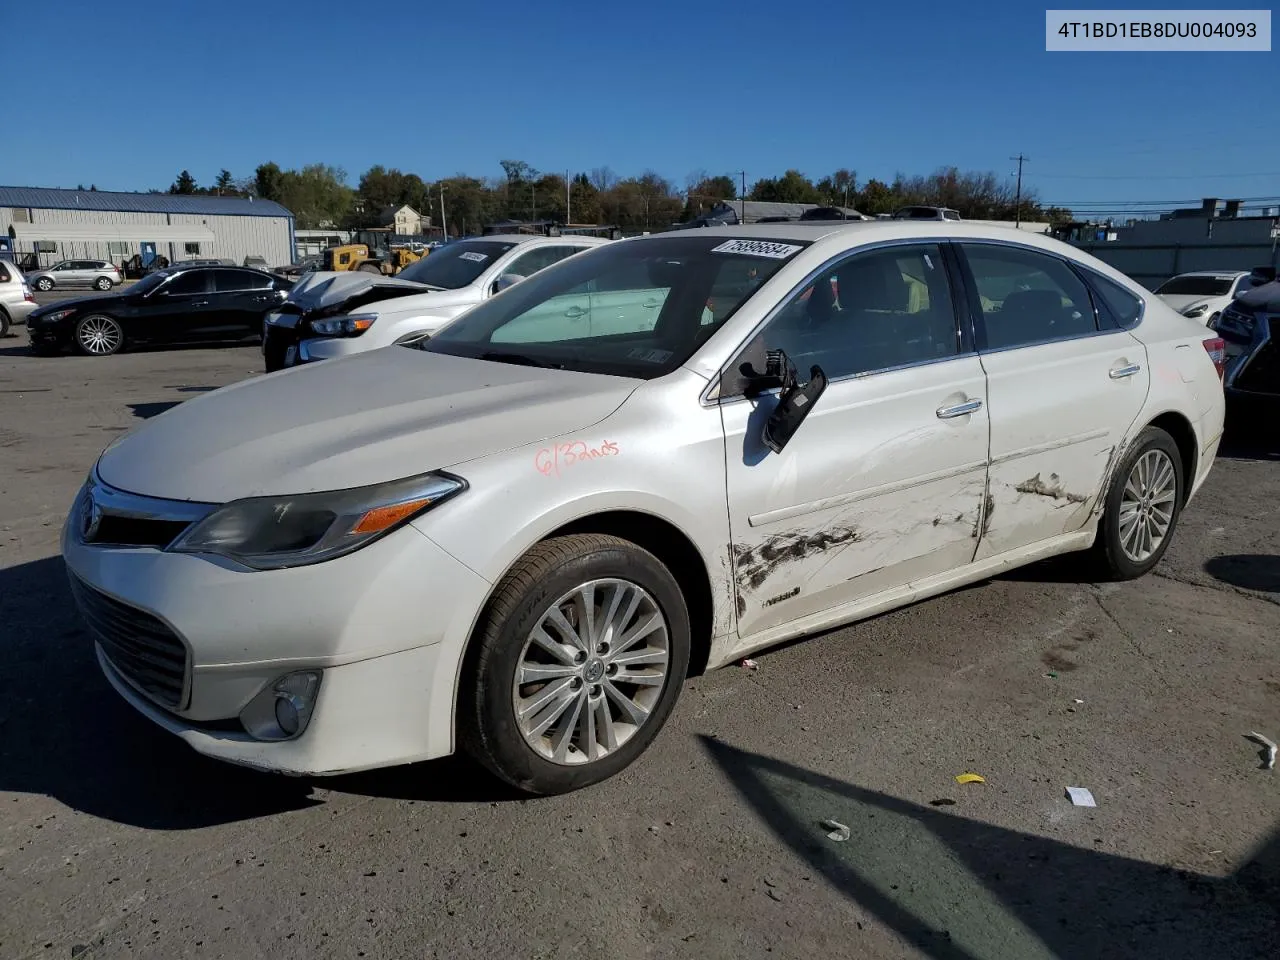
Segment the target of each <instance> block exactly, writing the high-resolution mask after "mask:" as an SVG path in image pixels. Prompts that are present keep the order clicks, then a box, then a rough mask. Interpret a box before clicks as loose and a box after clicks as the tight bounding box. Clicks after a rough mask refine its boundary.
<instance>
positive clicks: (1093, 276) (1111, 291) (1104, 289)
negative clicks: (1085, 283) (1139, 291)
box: [1088, 271, 1142, 330]
mask: <svg viewBox="0 0 1280 960" xmlns="http://www.w3.org/2000/svg"><path fill="white" fill-rule="evenodd" d="M1088 276H1089V282H1090V284H1092V286H1093V289H1094V292H1095V293H1096V294H1097V295H1098V299H1099V300H1100V301H1101V307H1102V310H1101V312H1102V313H1103V314H1104V315H1107V317H1106V318H1107V320H1109V321H1110V322H1109V323H1107V324H1106V326H1109V327H1111V326H1114V327H1120V328H1121V329H1122V330H1127V329H1128V328H1129V327H1132V326H1134V325H1136V324H1137V322H1138V320H1139V318H1141V316H1142V300H1141V299H1140V298H1138V297H1137V296H1136V295H1134V294H1132V293H1130V292H1129V291H1128V290H1126V289H1125V288H1124V287H1122V286H1120V284H1118V283H1116V282H1115V281H1114V280H1109V279H1107V278H1106V277H1104V276H1103V275H1102V274H1100V273H1093V272H1092V271H1090V272H1089V274H1088Z"/></svg>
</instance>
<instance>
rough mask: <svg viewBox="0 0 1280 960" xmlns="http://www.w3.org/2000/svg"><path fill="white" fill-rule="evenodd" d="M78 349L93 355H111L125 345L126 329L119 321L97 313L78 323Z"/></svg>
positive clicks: (76, 334)
mask: <svg viewBox="0 0 1280 960" xmlns="http://www.w3.org/2000/svg"><path fill="white" fill-rule="evenodd" d="M75 341H76V349H78V350H79V351H80V352H81V353H83V354H86V355H88V356H91V357H109V356H110V355H111V354H113V353H116V352H117V351H118V350H119V349H120V348H121V347H123V346H124V330H123V329H122V328H121V326H120V324H119V322H118V321H116V320H115V319H114V318H112V317H108V316H106V315H105V314H101V313H97V314H91V315H90V316H87V317H85V318H84V319H83V320H81V321H80V322H79V323H77V324H76V331H75Z"/></svg>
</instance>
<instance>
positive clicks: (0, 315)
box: [0, 307, 12, 337]
mask: <svg viewBox="0 0 1280 960" xmlns="http://www.w3.org/2000/svg"><path fill="white" fill-rule="evenodd" d="M10 326H12V322H11V321H10V320H9V312H8V311H7V310H5V308H4V307H0V337H7V336H8V335H9V327H10Z"/></svg>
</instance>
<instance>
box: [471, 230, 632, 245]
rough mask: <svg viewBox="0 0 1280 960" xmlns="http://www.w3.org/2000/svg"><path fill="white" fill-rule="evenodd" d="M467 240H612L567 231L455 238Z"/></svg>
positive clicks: (523, 241) (589, 243)
mask: <svg viewBox="0 0 1280 960" xmlns="http://www.w3.org/2000/svg"><path fill="white" fill-rule="evenodd" d="M467 240H481V241H492V242H494V243H530V242H532V241H534V240H554V241H556V242H557V243H558V242H560V241H561V240H581V241H583V242H584V243H586V244H587V245H588V246H599V245H600V244H603V243H609V242H610V241H609V239H608V238H607V237H588V236H583V235H582V234H578V233H565V234H561V235H560V236H558V237H548V236H546V235H545V234H541V233H493V234H489V235H488V236H484V237H465V238H464V239H462V240H455V241H454V243H466V241H467Z"/></svg>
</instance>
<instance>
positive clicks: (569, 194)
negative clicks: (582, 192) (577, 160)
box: [564, 170, 573, 227]
mask: <svg viewBox="0 0 1280 960" xmlns="http://www.w3.org/2000/svg"><path fill="white" fill-rule="evenodd" d="M572 206H573V185H572V181H570V180H569V171H568V170H566V171H565V172H564V225H565V226H566V227H567V226H568V225H569V224H571V223H573V217H572V216H571V215H570V210H571V208H572Z"/></svg>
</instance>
